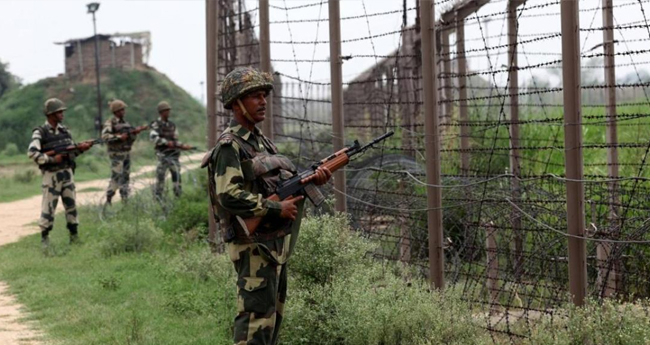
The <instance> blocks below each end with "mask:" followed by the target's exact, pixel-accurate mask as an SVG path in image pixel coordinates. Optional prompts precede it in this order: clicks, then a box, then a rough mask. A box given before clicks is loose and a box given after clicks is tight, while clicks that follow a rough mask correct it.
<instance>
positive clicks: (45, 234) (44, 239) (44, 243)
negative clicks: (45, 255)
mask: <svg viewBox="0 0 650 345" xmlns="http://www.w3.org/2000/svg"><path fill="white" fill-rule="evenodd" d="M50 231H52V227H51V226H50V227H49V228H45V229H44V230H41V247H43V250H45V249H47V248H48V247H49V246H50Z"/></svg>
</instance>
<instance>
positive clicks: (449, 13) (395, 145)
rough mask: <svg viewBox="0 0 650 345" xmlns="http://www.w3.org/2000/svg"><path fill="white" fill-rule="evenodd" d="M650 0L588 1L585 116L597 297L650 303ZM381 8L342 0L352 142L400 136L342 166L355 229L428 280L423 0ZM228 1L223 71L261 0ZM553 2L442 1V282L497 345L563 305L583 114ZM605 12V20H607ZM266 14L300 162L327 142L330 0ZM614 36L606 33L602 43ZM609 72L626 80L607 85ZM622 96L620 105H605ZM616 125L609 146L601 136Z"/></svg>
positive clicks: (244, 59) (286, 148) (384, 255)
mask: <svg viewBox="0 0 650 345" xmlns="http://www.w3.org/2000/svg"><path fill="white" fill-rule="evenodd" d="M648 2H650V1H647V0H621V1H615V2H614V3H613V6H612V7H611V8H603V7H602V6H601V3H600V2H595V1H589V0H580V1H579V7H580V11H579V16H580V42H581V45H580V50H579V51H580V55H581V63H582V70H581V98H582V123H580V124H578V125H579V126H581V128H582V136H583V138H582V145H581V149H582V151H583V156H584V164H583V166H584V180H583V181H581V182H583V185H584V190H585V212H586V214H585V218H586V223H587V224H588V226H587V230H586V236H585V237H584V239H585V240H586V243H587V252H588V254H587V258H586V259H587V275H588V293H589V295H590V296H591V297H593V298H604V297H614V296H618V297H620V298H623V299H629V300H633V299H637V298H643V297H650V281H649V280H648V278H647V277H649V276H650V275H649V274H648V273H650V272H649V270H650V267H649V266H648V264H647V263H646V261H647V260H645V258H646V256H647V251H648V244H650V236H649V235H648V230H650V229H649V227H650V225H649V222H648V216H647V214H648V208H650V203H649V202H648V198H647V197H646V195H647V192H648V190H650V186H648V181H649V180H648V178H649V177H650V176H648V175H649V174H648V169H647V167H646V165H647V156H648V152H650V142H649V140H648V138H647V137H646V136H645V132H644V131H643V128H644V125H646V124H648V123H649V121H648V120H647V119H646V118H647V117H648V116H650V98H649V97H648V89H649V86H650V73H649V72H648V68H647V66H648V64H649V63H650V56H649V53H650V51H649V50H648V49H647V48H646V45H647V41H649V40H650V26H649V25H648V22H647V17H646V14H647V13H646V10H648V9H650V7H648V6H649V4H648ZM241 3H243V4H244V5H247V6H248V7H249V8H252V10H247V9H246V8H245V7H246V6H241V5H240V4H241ZM379 3H380V2H372V4H371V2H370V1H365V0H361V1H355V2H342V3H341V5H342V17H341V32H342V37H341V46H342V56H341V57H337V58H340V60H341V63H342V64H343V76H344V83H343V87H344V114H345V120H344V121H345V140H346V142H351V141H352V140H354V139H358V140H360V141H362V142H367V141H368V140H370V139H371V138H373V137H376V136H378V135H381V134H383V133H385V132H387V131H389V130H393V131H395V133H396V135H395V136H394V137H392V138H391V139H390V140H389V141H387V142H384V143H383V144H381V145H378V146H377V148H376V150H374V151H373V152H371V153H367V156H365V157H361V158H360V159H358V160H355V161H353V162H352V163H351V164H350V165H349V166H348V167H347V168H346V176H347V181H348V182H347V190H346V191H342V192H344V193H345V195H346V196H347V204H348V212H349V213H350V219H351V222H352V225H353V227H354V228H355V229H356V230H357V231H359V232H360V233H361V234H362V235H363V236H366V237H368V238H372V239H374V240H376V241H378V242H379V243H380V246H379V249H378V251H377V252H375V253H373V254H374V255H375V256H376V257H377V258H381V259H385V260H392V261H401V262H403V263H405V264H410V265H412V266H413V267H418V268H420V269H421V272H422V274H423V275H425V274H427V272H428V253H429V248H428V231H427V210H428V208H427V200H426V187H427V184H426V183H425V182H424V181H426V176H425V175H426V174H425V164H424V163H425V162H424V135H425V133H424V118H423V115H422V114H423V102H422V100H423V97H427V95H423V93H422V78H423V76H422V66H421V47H420V44H421V42H420V30H421V28H420V22H419V18H420V17H419V12H420V8H419V5H418V2H417V1H413V0H407V1H399V2H398V1H393V2H381V4H379ZM222 4H223V5H224V6H223V7H222V8H224V9H223V10H222V11H223V13H222V16H221V17H222V19H223V21H224V24H223V29H224V30H226V31H225V33H224V34H223V37H224V38H223V39H222V40H221V43H220V52H221V53H220V54H221V55H220V59H219V61H220V66H219V71H220V76H221V78H222V77H223V75H225V73H226V72H227V71H228V70H230V69H232V68H233V67H236V66H238V65H246V64H247V65H253V66H257V65H258V64H259V61H258V60H259V59H258V57H259V42H258V41H257V39H256V30H258V25H257V22H256V21H257V17H256V14H257V2H255V1H247V2H236V1H225V0H224V1H222ZM560 5H561V1H557V0H555V1H552V0H528V1H521V2H520V3H518V2H515V1H506V0H501V1H499V0H493V1H488V0H485V1H454V0H441V1H436V20H437V23H436V38H437V39H436V40H437V45H436V47H435V48H436V54H437V61H438V64H437V75H436V78H437V86H438V90H437V91H438V104H437V109H438V112H437V113H438V116H439V122H440V128H439V131H440V133H439V134H440V138H441V139H440V140H441V142H440V144H441V165H442V186H439V187H440V188H442V191H443V192H442V193H443V206H442V208H443V217H444V221H443V223H444V224H443V225H444V234H445V261H446V264H445V277H446V281H447V286H448V288H449V289H459V290H461V291H462V293H463V296H464V298H465V299H466V300H467V301H468V302H470V304H471V305H472V306H473V308H475V311H476V315H477V319H480V320H481V322H483V325H484V326H485V328H487V329H489V330H491V331H492V332H493V334H494V339H495V342H502V341H504V340H506V341H508V340H509V341H512V342H517V341H518V340H519V339H521V338H522V337H524V338H525V337H529V336H530V334H531V329H532V327H533V325H534V323H535V321H536V320H538V319H539V318H540V317H542V316H544V315H555V314H556V313H557V312H558V311H559V310H560V308H561V307H562V306H563V305H564V304H565V303H567V302H568V301H569V300H570V298H569V288H568V287H569V273H568V245H567V240H568V238H569V237H570V236H571V235H569V234H568V233H567V230H566V229H567V227H568V225H567V219H566V218H567V216H566V209H567V196H566V195H567V190H566V184H567V182H568V180H567V179H566V171H565V167H566V164H567V162H565V152H566V151H567V150H570V149H573V148H567V147H565V144H564V128H565V126H567V125H573V124H567V123H566V122H565V120H564V114H563V108H562V107H563V104H564V99H563V91H564V90H563V84H562V79H563V75H562V60H563V59H562V44H561V41H562V35H561V14H560ZM609 11H611V12H612V13H613V17H612V18H613V25H611V26H606V25H605V24H604V22H603V18H604V14H606V13H607V12H609ZM604 12H605V13H604ZM270 18H271V19H270V30H271V61H272V64H273V69H274V73H275V76H276V92H275V93H274V95H273V97H274V114H275V115H274V123H275V129H274V130H275V132H274V135H275V138H276V142H278V143H280V147H281V150H282V151H283V153H285V154H287V155H288V156H290V157H291V158H292V159H294V160H295V161H296V162H297V163H298V165H299V166H303V167H305V166H308V165H309V164H310V163H311V162H313V161H316V160H318V159H319V158H322V157H324V156H325V155H327V154H329V153H330V152H331V151H332V136H333V131H332V119H331V110H332V104H331V93H330V90H331V84H330V77H329V63H330V58H331V57H330V56H329V50H328V44H329V36H328V25H329V23H328V15H327V2H326V1H291V2H287V1H274V2H271V8H270ZM607 30H613V35H614V40H613V41H612V42H605V41H604V38H603V37H604V33H605V32H606V31H607ZM606 45H611V46H613V47H614V53H611V52H610V53H607V52H606V50H605V49H604V47H605V46H606ZM608 57H614V59H615V62H614V63H613V64H608V63H607V62H606V61H607V58H608ZM608 68H611V69H613V70H614V71H615V74H616V79H615V82H614V83H611V84H607V83H606V82H605V79H604V73H605V71H606V70H607V69H608ZM513 78H516V79H514V80H515V81H516V83H514V82H512V80H513ZM612 95H613V97H615V102H616V105H617V107H616V108H617V109H616V113H614V112H613V110H612V109H611V107H608V106H607V103H606V101H607V99H608V97H612ZM515 114H516V115H518V116H516V118H515V116H514V115H515ZM220 115H221V116H222V117H223V118H224V120H223V121H226V120H225V118H227V117H228V115H227V114H226V113H220ZM222 124H225V122H222ZM613 124H616V126H617V130H616V132H617V134H618V138H616V139H615V140H612V138H611V136H608V135H607V131H608V128H609V129H610V130H611V128H613ZM613 154H616V155H617V159H613V158H612V155H613Z"/></svg>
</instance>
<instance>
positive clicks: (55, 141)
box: [27, 98, 92, 248]
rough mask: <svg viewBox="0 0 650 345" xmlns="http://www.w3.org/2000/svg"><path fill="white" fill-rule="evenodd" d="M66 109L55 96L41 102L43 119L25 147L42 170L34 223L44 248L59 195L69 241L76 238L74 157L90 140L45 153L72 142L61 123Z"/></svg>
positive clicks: (84, 149)
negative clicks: (40, 196)
mask: <svg viewBox="0 0 650 345" xmlns="http://www.w3.org/2000/svg"><path fill="white" fill-rule="evenodd" d="M66 109H67V108H66V107H65V104H63V102H61V101H60V100H59V99H56V98H50V99H48V100H47V101H45V106H44V113H45V116H47V121H45V123H44V124H43V125H42V126H39V127H36V128H34V131H33V132H32V141H31V143H30V144H29V148H28V150H27V156H28V157H29V158H30V159H33V160H34V162H36V164H38V167H39V168H40V169H41V172H42V173H43V180H42V189H43V202H42V204H41V218H40V219H39V221H38V225H39V227H40V228H41V243H42V244H43V247H44V248H46V247H47V246H48V245H49V233H50V231H51V230H52V225H53V224H54V213H55V211H56V206H57V203H58V201H59V197H61V201H62V202H63V207H64V208H65V218H66V221H67V223H68V231H70V243H75V242H77V241H78V237H79V235H78V224H79V222H78V221H77V208H76V206H75V185H74V178H73V175H74V166H75V163H74V160H75V158H76V157H77V156H78V155H79V154H81V153H83V152H84V151H86V150H88V149H89V148H90V147H91V146H92V143H91V142H83V143H80V144H78V145H77V146H76V150H74V151H71V152H64V153H59V154H56V155H55V156H48V155H46V154H45V152H48V151H51V150H54V149H55V148H58V147H62V146H71V145H74V141H73V140H72V136H71V135H70V131H69V130H68V129H67V128H66V127H65V126H64V125H63V124H62V122H63V118H64V115H63V112H64V111H65V110H66Z"/></svg>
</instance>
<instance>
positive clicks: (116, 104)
mask: <svg viewBox="0 0 650 345" xmlns="http://www.w3.org/2000/svg"><path fill="white" fill-rule="evenodd" d="M126 107H127V105H126V103H124V102H123V101H121V100H119V99H116V100H114V101H113V102H111V105H110V108H111V113H113V114H115V113H117V112H118V111H120V110H122V109H126Z"/></svg>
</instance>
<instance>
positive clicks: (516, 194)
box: [508, 0, 524, 275]
mask: <svg viewBox="0 0 650 345" xmlns="http://www.w3.org/2000/svg"><path fill="white" fill-rule="evenodd" d="M523 2H524V1H523V0H510V2H509V3H508V61H509V64H510V68H509V72H508V80H509V82H508V91H509V95H510V172H511V173H512V175H513V178H512V183H511V184H510V186H511V188H512V190H511V196H512V200H513V202H515V203H518V201H519V199H520V198H521V190H520V184H519V178H520V177H521V166H520V165H519V164H520V163H519V157H520V156H519V123H518V122H519V95H518V94H519V70H518V68H519V67H518V66H519V62H518V59H517V54H518V52H517V31H518V23H517V7H518V6H519V5H521V4H523ZM510 214H511V215H510V218H511V226H512V232H513V234H514V239H515V240H514V246H515V248H514V254H515V257H514V264H515V266H514V269H515V274H516V275H518V274H519V273H520V272H521V268H522V267H521V265H522V256H521V255H522V252H523V236H522V232H521V215H520V214H519V211H518V210H517V208H516V207H514V206H513V207H512V211H511V213H510Z"/></svg>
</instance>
